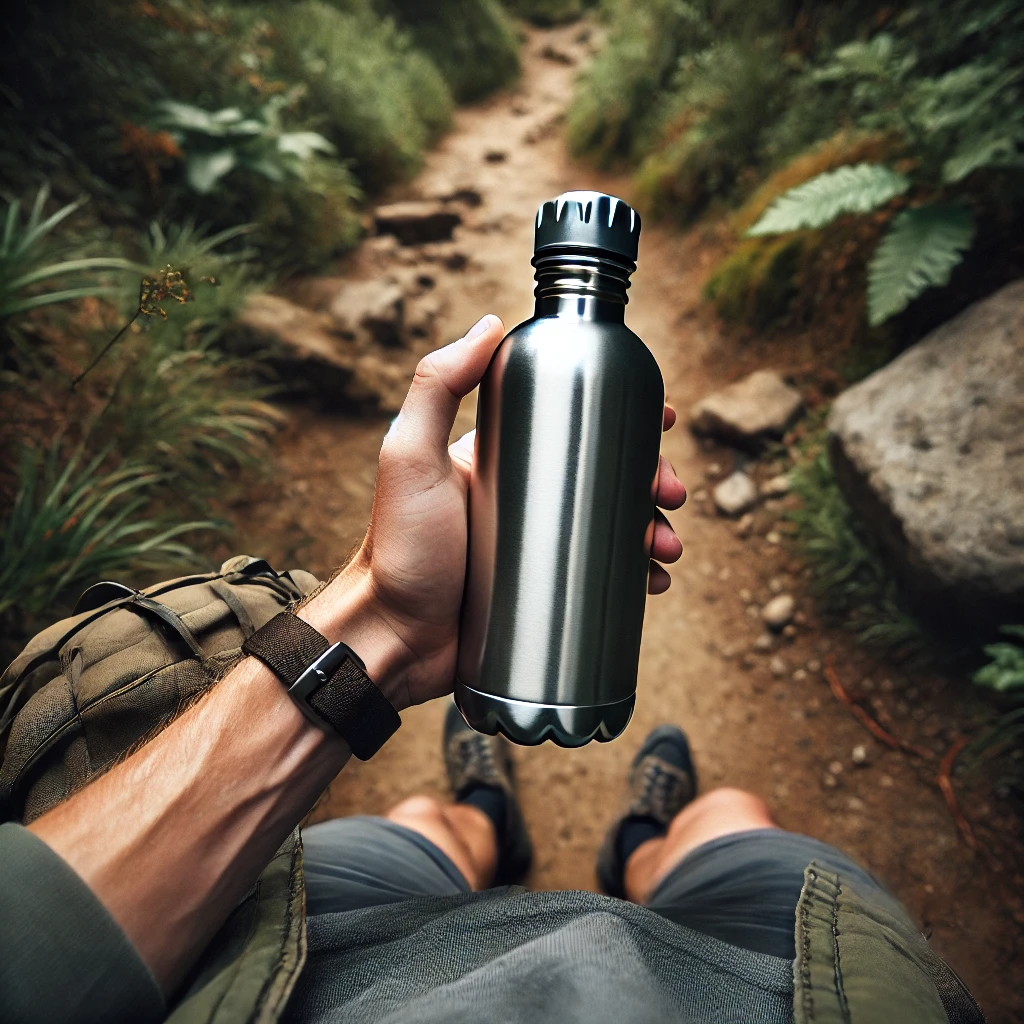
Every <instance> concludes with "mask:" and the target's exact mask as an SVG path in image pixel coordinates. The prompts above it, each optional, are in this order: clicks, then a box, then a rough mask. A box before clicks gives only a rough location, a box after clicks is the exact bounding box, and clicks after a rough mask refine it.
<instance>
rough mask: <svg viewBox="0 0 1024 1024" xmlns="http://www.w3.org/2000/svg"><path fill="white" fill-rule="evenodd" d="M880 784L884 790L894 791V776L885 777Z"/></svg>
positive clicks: (880, 780)
mask: <svg viewBox="0 0 1024 1024" xmlns="http://www.w3.org/2000/svg"><path fill="white" fill-rule="evenodd" d="M878 784H879V785H880V786H881V787H882V789H892V776H891V775H883V776H882V777H881V778H880V779H879V780H878Z"/></svg>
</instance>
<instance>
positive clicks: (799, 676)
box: [793, 668, 807, 683]
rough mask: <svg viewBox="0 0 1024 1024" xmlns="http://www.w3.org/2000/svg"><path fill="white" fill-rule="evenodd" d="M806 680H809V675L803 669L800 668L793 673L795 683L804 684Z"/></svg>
mask: <svg viewBox="0 0 1024 1024" xmlns="http://www.w3.org/2000/svg"><path fill="white" fill-rule="evenodd" d="M806 678H807V673H806V672H805V671H804V670H803V669H802V668H798V669H797V670H796V671H795V672H794V673H793V682H794V683H802V682H803V681H804V680H805V679H806Z"/></svg>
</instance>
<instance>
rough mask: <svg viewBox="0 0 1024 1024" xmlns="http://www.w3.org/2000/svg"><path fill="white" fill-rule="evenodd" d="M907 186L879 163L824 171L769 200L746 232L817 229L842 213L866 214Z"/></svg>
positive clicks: (904, 179) (758, 233)
mask: <svg viewBox="0 0 1024 1024" xmlns="http://www.w3.org/2000/svg"><path fill="white" fill-rule="evenodd" d="M908 188H910V181H909V179H908V178H907V177H906V176H905V175H903V174H899V173H898V172H896V171H893V170H890V169H889V168H888V167H885V166H883V165H882V164H857V165H856V166H855V167H840V168H838V169H837V170H835V171H826V172H825V173H824V174H819V175H818V176H817V177H814V178H811V180H810V181H805V182H804V183H803V184H802V185H797V186H796V188H791V189H790V190H789V191H788V192H786V193H785V194H784V195H781V196H779V198H778V199H776V200H775V202H774V203H772V205H771V206H769V207H768V209H767V210H766V211H765V212H764V214H763V216H762V217H761V219H760V220H759V221H758V222H757V223H756V224H755V225H754V226H753V227H752V228H751V229H750V230H749V231H748V232H747V234H748V235H754V236H756V235H775V234H780V233H782V232H784V231H799V230H800V229H801V228H820V227H823V226H824V225H825V224H829V223H831V222H832V221H834V220H835V219H836V217H839V216H841V215H842V214H844V213H869V212H870V211H871V210H876V209H878V207H879V206H884V205H885V204H886V203H887V202H889V200H890V199H893V198H894V197H895V196H898V195H902V194H903V193H904V192H906V191H907V189H908Z"/></svg>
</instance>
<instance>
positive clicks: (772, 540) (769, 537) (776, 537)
mask: <svg viewBox="0 0 1024 1024" xmlns="http://www.w3.org/2000/svg"><path fill="white" fill-rule="evenodd" d="M764 539H765V540H766V541H768V543H769V544H781V543H782V534H781V533H779V531H778V530H769V531H768V532H767V533H766V534H765V535H764Z"/></svg>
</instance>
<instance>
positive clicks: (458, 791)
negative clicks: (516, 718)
mask: <svg viewBox="0 0 1024 1024" xmlns="http://www.w3.org/2000/svg"><path fill="white" fill-rule="evenodd" d="M444 763H445V767H446V768H447V770H448V782H449V783H450V785H451V789H452V795H453V796H454V798H455V802H456V803H461V804H471V805H473V806H475V807H478V808H479V809H480V810H482V811H483V812H484V813H485V814H486V815H487V816H488V817H489V818H490V819H491V821H492V822H494V831H495V833H496V835H497V839H498V866H497V869H496V870H495V872H494V882H493V884H494V885H510V884H513V883H515V882H519V881H521V880H522V878H523V877H524V876H525V875H526V873H527V872H528V871H529V870H530V864H531V863H532V861H533V844H532V843H531V842H530V834H529V833H528V832H527V831H526V823H525V821H524V820H523V813H522V811H521V810H520V807H519V801H518V800H517V799H516V791H515V782H514V780H513V768H512V756H511V753H510V750H509V743H508V741H507V740H506V739H504V738H503V737H501V736H485V735H484V734H483V733H479V732H476V731H475V730H474V729H471V728H470V727H469V726H468V725H467V724H466V720H465V719H464V718H463V717H462V712H461V711H459V709H458V707H456V705H455V702H454V701H453V702H452V704H451V706H450V707H449V708H448V714H447V716H446V718H445V720H444Z"/></svg>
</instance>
